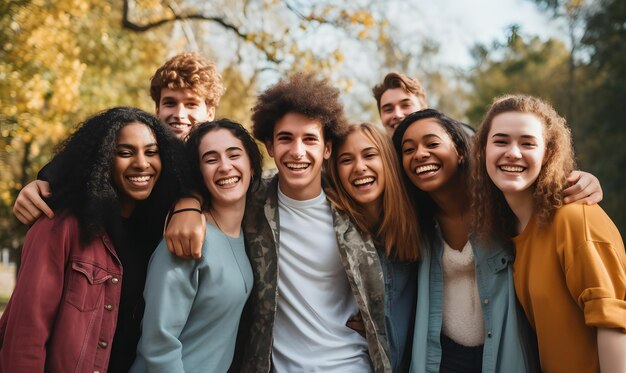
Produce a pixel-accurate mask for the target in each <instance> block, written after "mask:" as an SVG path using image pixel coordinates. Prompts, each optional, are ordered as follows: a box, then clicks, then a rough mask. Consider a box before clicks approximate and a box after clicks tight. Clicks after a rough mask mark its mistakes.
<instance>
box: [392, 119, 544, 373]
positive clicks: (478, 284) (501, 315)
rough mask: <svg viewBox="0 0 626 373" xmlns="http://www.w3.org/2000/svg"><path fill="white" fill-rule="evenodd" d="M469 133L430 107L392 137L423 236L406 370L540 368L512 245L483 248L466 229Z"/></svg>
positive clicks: (515, 370) (400, 126)
mask: <svg viewBox="0 0 626 373" xmlns="http://www.w3.org/2000/svg"><path fill="white" fill-rule="evenodd" d="M469 138H470V136H469V135H468V133H467V129H466V127H465V126H464V125H463V124H462V123H460V122H457V121H455V120H453V119H450V118H448V117H446V116H445V115H443V114H441V113H439V112H437V111H436V110H432V109H426V110H422V111H419V112H416V113H413V114H411V115H409V116H408V117H407V118H405V119H404V120H403V122H402V123H401V124H400V125H399V126H398V128H397V129H396V132H395V133H394V136H393V143H394V146H395V148H396V151H397V154H398V157H399V158H400V160H401V162H402V166H403V169H404V172H405V175H404V176H405V182H406V184H407V185H408V186H409V187H408V188H410V189H409V190H410V191H411V192H412V196H414V197H415V202H416V206H417V207H418V208H419V213H420V215H419V218H420V227H421V230H422V239H423V242H424V244H423V245H422V249H423V252H422V255H423V257H422V260H421V263H420V266H419V273H418V300H417V311H416V321H415V332H414V336H413V349H412V361H411V372H494V373H495V372H534V371H538V369H537V360H536V346H535V343H536V342H535V341H534V336H533V335H532V332H531V331H530V328H529V326H528V322H527V320H526V319H525V317H524V316H523V313H522V312H521V310H520V308H519V306H518V304H517V300H516V298H515V290H514V287H513V277H512V265H511V264H512V261H513V258H514V254H513V250H512V248H511V247H498V248H496V247H489V248H484V247H482V246H481V245H480V243H479V242H475V241H474V240H473V239H471V237H470V234H469V233H470V232H469V226H470V215H471V214H470V212H469V205H470V203H469V199H468V192H467V184H468V182H469V172H468V170H469V168H468V154H469V153H468V148H469V141H470V140H469ZM468 237H469V239H468Z"/></svg>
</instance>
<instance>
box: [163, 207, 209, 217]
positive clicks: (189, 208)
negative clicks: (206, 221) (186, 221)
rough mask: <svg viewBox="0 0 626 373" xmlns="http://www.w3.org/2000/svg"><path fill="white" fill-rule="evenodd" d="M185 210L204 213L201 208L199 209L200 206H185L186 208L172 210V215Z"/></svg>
mask: <svg viewBox="0 0 626 373" xmlns="http://www.w3.org/2000/svg"><path fill="white" fill-rule="evenodd" d="M185 211H195V212H197V213H199V214H202V210H200V209H198V208H195V207H186V208H184V209H178V210H174V211H172V212H171V213H170V216H171V215H174V214H178V213H179V212H185Z"/></svg>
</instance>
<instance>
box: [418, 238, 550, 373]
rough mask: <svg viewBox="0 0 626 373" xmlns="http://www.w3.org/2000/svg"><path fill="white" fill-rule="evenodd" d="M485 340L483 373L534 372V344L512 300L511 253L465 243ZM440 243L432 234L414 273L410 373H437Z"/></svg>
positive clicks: (439, 352) (536, 362)
mask: <svg viewBox="0 0 626 373" xmlns="http://www.w3.org/2000/svg"><path fill="white" fill-rule="evenodd" d="M471 242H472V250H473V254H474V265H475V273H476V284H477V286H478V292H479V295H480V303H481V306H482V312H483V318H484V325H485V340H484V347H483V361H482V371H483V373H501V372H507V373H509V372H510V373H528V372H538V371H539V370H538V358H537V357H538V354H537V347H536V338H535V336H534V333H533V332H532V329H531V328H530V325H529V323H528V321H527V320H526V317H525V316H524V312H523V311H522V309H521V307H520V306H519V303H518V302H517V298H516V296H515V287H514V285H513V261H514V259H515V255H514V250H513V248H512V247H484V246H482V245H480V244H479V243H478V242H476V241H474V240H471ZM442 256H443V238H442V237H441V233H440V231H438V230H437V237H436V239H435V241H434V245H432V247H428V248H427V249H426V250H424V254H423V257H422V259H421V262H420V264H419V269H418V280H417V284H418V285H417V287H418V291H417V294H418V297H417V311H416V318H415V332H414V334H413V354H412V361H411V370H410V371H411V372H412V373H424V372H439V366H440V363H441V342H440V336H441V328H442V322H443V291H444V289H443V264H442Z"/></svg>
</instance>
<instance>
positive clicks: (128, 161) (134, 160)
mask: <svg viewBox="0 0 626 373" xmlns="http://www.w3.org/2000/svg"><path fill="white" fill-rule="evenodd" d="M160 174H161V158H160V156H159V147H158V145H157V140H156V138H155V136H154V133H153V132H152V130H151V129H150V128H149V127H148V126H146V125H145V124H143V123H138V122H133V123H129V124H127V125H125V126H124V127H122V128H121V129H120V131H119V132H118V134H117V144H116V153H115V157H114V158H113V165H112V170H111V176H112V178H113V184H114V185H115V187H116V188H117V190H118V193H119V195H120V201H121V209H122V216H125V217H128V216H130V214H131V213H132V211H133V209H134V207H135V203H136V202H137V201H141V200H144V199H146V198H148V197H149V196H150V193H152V189H153V188H154V185H155V184H156V182H157V180H158V178H159V175H160Z"/></svg>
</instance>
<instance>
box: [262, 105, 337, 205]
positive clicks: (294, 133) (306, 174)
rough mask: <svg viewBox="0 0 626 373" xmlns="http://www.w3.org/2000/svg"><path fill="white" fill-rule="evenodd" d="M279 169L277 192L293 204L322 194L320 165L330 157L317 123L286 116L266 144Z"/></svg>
mask: <svg viewBox="0 0 626 373" xmlns="http://www.w3.org/2000/svg"><path fill="white" fill-rule="evenodd" d="M265 145H266V147H267V152H268V153H269V155H270V156H271V157H273V158H274V162H275V163H276V168H277V169H278V183H279V186H280V190H281V191H282V192H283V193H284V194H285V195H286V196H287V197H289V198H293V199H295V200H300V201H303V200H307V199H312V198H315V197H317V196H318V195H320V193H321V192H322V165H323V163H324V159H328V157H330V152H331V144H330V142H327V141H325V140H324V133H323V129H322V124H321V123H320V122H319V120H316V119H311V118H308V117H306V116H304V115H302V114H298V113H287V114H285V115H284V116H283V117H282V118H281V119H280V120H278V122H276V125H275V126H274V135H273V138H272V141H268V142H267V143H266V144H265Z"/></svg>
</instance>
